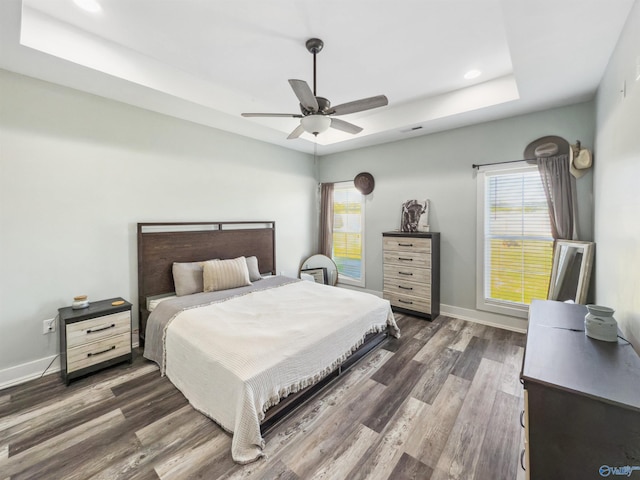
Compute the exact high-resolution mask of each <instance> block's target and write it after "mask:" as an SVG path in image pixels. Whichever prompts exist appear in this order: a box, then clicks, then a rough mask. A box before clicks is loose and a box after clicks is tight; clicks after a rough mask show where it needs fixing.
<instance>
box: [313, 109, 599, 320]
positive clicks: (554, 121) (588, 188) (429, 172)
mask: <svg viewBox="0 0 640 480" xmlns="http://www.w3.org/2000/svg"><path fill="white" fill-rule="evenodd" d="M544 135H559V136H561V137H564V138H565V139H567V140H569V141H571V142H574V141H575V140H577V139H579V140H581V141H582V144H583V145H584V146H587V147H591V146H592V145H593V137H594V106H593V102H588V103H582V104H578V105H573V106H569V107H563V108H558V109H553V110H547V111H543V112H538V113H534V114H530V115H524V116H519V117H514V118H509V119H505V120H499V121H494V122H488V123H483V124H478V125H474V126H471V127H465V128H460V129H456V130H449V131H446V132H442V133H436V134H432V135H427V136H421V137H417V138H412V139H408V140H405V141H400V142H395V143H389V144H386V145H381V146H376V147H371V148H363V149H358V150H354V151H348V152H343V153H338V154H333V155H329V156H325V157H322V158H321V160H320V167H319V175H320V179H321V181H323V182H334V181H342V180H350V179H353V177H354V176H355V175H356V174H357V173H359V172H362V171H368V172H370V173H371V174H372V175H373V176H374V178H375V182H376V186H375V190H374V192H373V193H372V194H371V195H369V196H368V197H367V200H366V202H367V204H366V235H365V242H366V244H365V249H366V266H367V268H366V289H367V290H373V291H376V292H380V291H381V290H382V238H381V233H382V232H383V231H386V230H393V229H398V228H399V224H400V206H401V204H402V202H404V201H406V200H408V199H411V198H416V199H425V198H428V199H429V200H430V201H431V213H430V220H429V223H430V225H431V230H432V231H438V232H441V233H442V245H441V247H442V254H441V288H442V294H441V301H442V303H443V304H445V305H447V306H449V307H453V309H464V310H465V311H466V313H468V314H474V315H477V312H471V310H474V309H475V304H476V301H475V291H476V280H475V279H476V175H475V170H473V169H472V168H471V165H472V164H473V163H490V162H498V161H507V160H520V159H522V156H523V150H524V148H525V146H526V145H527V144H528V143H529V142H531V141H532V140H535V139H536V138H539V137H542V136H544ZM592 182H593V174H592V173H591V172H589V173H587V174H586V175H585V176H584V177H582V178H581V179H579V180H578V181H577V186H578V200H579V207H578V208H579V215H580V218H579V229H580V236H581V239H583V240H591V239H592V238H593V233H592V232H593V225H592V212H593V206H592V184H593V183H592ZM449 311H452V309H449ZM463 313H464V312H463ZM493 321H495V322H496V323H504V324H507V325H508V324H511V325H512V326H522V323H519V322H515V323H514V322H512V321H511V320H510V319H508V318H493Z"/></svg>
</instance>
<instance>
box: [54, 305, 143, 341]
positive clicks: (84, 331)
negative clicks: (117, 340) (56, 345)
mask: <svg viewBox="0 0 640 480" xmlns="http://www.w3.org/2000/svg"><path fill="white" fill-rule="evenodd" d="M66 328H67V348H73V347H77V346H78V345H85V344H87V343H91V342H95V341H98V340H101V339H103V338H107V337H112V336H114V335H120V334H123V333H128V332H130V331H131V313H130V312H128V311H127V312H118V313H112V314H111V315H104V316H102V317H97V318H91V319H89V320H84V321H81V322H75V323H68V324H67V327H66Z"/></svg>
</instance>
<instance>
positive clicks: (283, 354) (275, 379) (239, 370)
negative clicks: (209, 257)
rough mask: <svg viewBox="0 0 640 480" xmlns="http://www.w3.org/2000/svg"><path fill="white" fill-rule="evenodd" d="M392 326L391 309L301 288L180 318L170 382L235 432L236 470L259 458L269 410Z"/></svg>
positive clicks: (171, 333)
mask: <svg viewBox="0 0 640 480" xmlns="http://www.w3.org/2000/svg"><path fill="white" fill-rule="evenodd" d="M387 325H389V326H390V327H391V333H392V334H393V335H395V336H399V330H398V327H397V325H396V323H395V320H394V318H393V313H392V312H391V308H390V305H389V302H388V301H387V300H383V299H381V298H379V297H376V296H374V295H370V294H366V293H361V292H356V291H352V290H346V289H342V288H336V287H331V286H326V285H320V284H316V283H312V282H296V283H290V284H286V285H283V286H280V287H277V288H272V289H267V290H261V291H257V292H252V293H249V294H247V295H243V296H239V297H234V298H231V299H229V300H226V301H224V302H221V303H215V304H212V305H208V306H203V307H199V308H194V309H188V310H184V311H182V312H180V313H179V314H178V315H177V316H176V317H175V318H174V319H173V321H171V322H170V323H169V325H168V326H167V328H166V331H165V340H164V343H165V345H164V346H165V355H166V356H165V360H166V363H165V367H166V370H165V371H166V375H167V376H168V377H169V379H170V380H171V381H172V382H173V383H174V384H175V385H176V386H177V387H178V388H179V389H180V390H181V391H182V393H183V394H184V395H185V396H186V397H187V399H188V400H189V402H190V403H191V404H192V405H193V406H194V407H195V408H196V409H198V410H200V411H201V412H203V413H204V414H206V415H207V416H209V417H211V418H212V419H214V420H215V421H216V422H217V423H219V424H220V425H221V426H222V427H223V428H225V429H226V430H228V431H230V432H233V442H232V448H231V453H232V456H233V459H234V460H235V461H236V462H238V463H248V462H251V461H253V460H256V459H257V458H260V457H261V456H262V455H263V454H262V449H263V447H264V440H263V439H262V436H261V434H260V422H261V420H262V419H263V418H264V412H265V411H266V409H267V408H268V407H269V406H272V405H275V404H276V403H278V401H279V400H280V398H282V397H284V396H286V395H288V394H289V393H293V392H296V391H298V390H300V389H302V388H304V387H306V386H308V385H311V384H312V383H315V382H316V381H318V380H319V379H321V378H322V377H324V376H326V375H327V374H328V373H330V372H331V371H332V370H333V369H334V368H335V367H336V366H337V364H339V363H340V362H342V361H343V360H344V359H345V358H346V357H348V356H349V355H350V354H351V353H352V351H353V350H354V349H355V348H357V347H358V346H359V345H360V344H361V343H362V341H363V339H364V337H365V335H366V334H367V333H370V332H377V331H383V330H385V329H386V328H387Z"/></svg>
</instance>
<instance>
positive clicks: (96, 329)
mask: <svg viewBox="0 0 640 480" xmlns="http://www.w3.org/2000/svg"><path fill="white" fill-rule="evenodd" d="M115 326H116V324H115V323H112V324H111V325H107V326H105V327H100V328H94V329H91V328H90V329H89V330H87V333H95V332H101V331H103V330H109V329H110V328H115Z"/></svg>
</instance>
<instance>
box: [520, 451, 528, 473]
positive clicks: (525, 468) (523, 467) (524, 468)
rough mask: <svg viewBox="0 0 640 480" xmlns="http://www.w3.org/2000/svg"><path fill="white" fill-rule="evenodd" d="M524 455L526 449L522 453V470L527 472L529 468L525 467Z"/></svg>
mask: <svg viewBox="0 0 640 480" xmlns="http://www.w3.org/2000/svg"><path fill="white" fill-rule="evenodd" d="M524 454H525V449H524V448H523V449H522V452H520V466H521V467H522V470H524V471H525V472H526V471H527V467H526V466H525V465H524Z"/></svg>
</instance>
